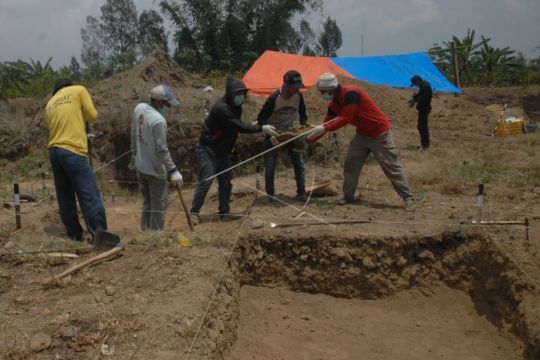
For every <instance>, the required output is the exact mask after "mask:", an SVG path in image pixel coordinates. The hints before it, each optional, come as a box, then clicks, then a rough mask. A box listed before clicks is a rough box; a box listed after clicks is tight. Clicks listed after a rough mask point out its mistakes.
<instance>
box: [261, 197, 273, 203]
mask: <svg viewBox="0 0 540 360" xmlns="http://www.w3.org/2000/svg"><path fill="white" fill-rule="evenodd" d="M270 196H274V195H266V196H265V197H263V198H260V199H259V201H260V203H261V204H271V203H272V202H273V201H274V199H273V198H271V197H270Z"/></svg>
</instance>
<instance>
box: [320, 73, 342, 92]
mask: <svg viewBox="0 0 540 360" xmlns="http://www.w3.org/2000/svg"><path fill="white" fill-rule="evenodd" d="M338 85H339V82H338V79H337V77H336V75H334V74H332V73H324V74H322V75H321V77H320V78H319V81H318V82H317V88H318V89H319V90H322V91H325V90H335V89H336V88H337V87H338Z"/></svg>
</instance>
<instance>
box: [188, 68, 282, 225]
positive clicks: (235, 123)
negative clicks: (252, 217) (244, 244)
mask: <svg viewBox="0 0 540 360" xmlns="http://www.w3.org/2000/svg"><path fill="white" fill-rule="evenodd" d="M247 91H248V89H246V87H245V86H244V83H243V82H242V81H241V80H238V79H236V78H234V77H229V79H228V80H227V87H226V89H225V96H224V97H222V98H221V99H219V100H218V101H217V102H216V103H215V104H214V106H213V107H212V109H211V110H210V114H209V115H208V117H207V118H206V120H205V121H204V126H203V130H202V133H201V136H200V138H199V143H198V144H197V148H196V150H195V154H196V156H197V164H198V168H199V173H198V176H199V183H198V185H197V188H196V190H195V195H194V197H193V203H192V205H191V211H190V212H191V215H192V220H193V221H194V223H198V220H199V219H198V214H199V212H200V210H201V207H202V206H203V204H204V200H205V198H206V194H207V193H208V190H209V189H210V186H211V185H212V180H207V179H208V178H209V177H212V176H213V175H215V174H217V173H220V172H222V171H224V170H226V169H229V168H230V167H231V151H232V148H233V147H234V144H235V143H236V138H237V137H238V133H260V132H264V133H265V134H266V135H268V136H276V135H278V134H277V132H276V131H275V128H274V127H273V126H271V125H263V126H261V125H260V124H255V125H252V124H248V123H244V122H242V120H241V118H242V104H243V102H244V99H245V97H246V94H247ZM217 178H218V198H219V214H220V218H222V219H227V218H229V217H228V216H227V215H228V214H229V201H230V197H231V178H232V176H231V172H230V171H227V172H225V173H223V174H221V175H219V176H218V177H217Z"/></svg>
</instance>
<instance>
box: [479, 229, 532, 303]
mask: <svg viewBox="0 0 540 360" xmlns="http://www.w3.org/2000/svg"><path fill="white" fill-rule="evenodd" d="M482 230H484V231H485V233H486V234H487V235H488V236H489V237H493V239H494V240H493V244H495V246H496V247H497V249H499V251H500V252H501V253H502V254H504V255H506V256H507V257H508V259H509V260H510V261H511V262H512V263H513V264H514V265H515V266H516V267H517V268H518V270H519V271H521V272H522V273H523V275H525V277H527V279H529V281H530V282H531V283H532V284H533V286H534V287H535V288H536V291H538V292H540V284H539V283H538V282H536V280H534V279H533V278H532V277H531V276H530V275H529V273H528V272H527V271H526V270H525V269H523V268H522V267H521V266H520V265H519V263H518V262H517V261H516V260H514V258H513V257H512V255H510V253H509V252H507V251H505V250H504V249H503V248H502V247H501V246H500V245H499V244H498V243H497V237H496V236H495V235H494V234H491V233H489V231H488V230H487V229H486V228H485V226H482Z"/></svg>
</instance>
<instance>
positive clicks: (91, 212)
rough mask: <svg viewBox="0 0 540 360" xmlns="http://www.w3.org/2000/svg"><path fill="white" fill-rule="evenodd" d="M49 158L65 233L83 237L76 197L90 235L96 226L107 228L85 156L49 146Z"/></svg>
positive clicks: (95, 185) (72, 236)
mask: <svg viewBox="0 0 540 360" xmlns="http://www.w3.org/2000/svg"><path fill="white" fill-rule="evenodd" d="M49 160H50V162H51V167H52V171H53V175H54V186H55V189H56V198H57V200H58V207H59V209H60V218H61V219H62V222H63V223H64V226H65V227H66V232H67V235H68V236H69V237H70V238H72V239H75V240H79V241H80V240H82V236H83V229H82V227H81V225H80V223H79V216H78V213H77V202H76V199H78V200H79V205H80V207H81V212H82V215H83V219H84V222H85V224H86V228H87V229H88V232H89V233H90V235H91V236H92V237H93V236H94V233H95V231H96V230H107V219H106V217H105V207H104V206H103V201H101V196H100V195H99V189H98V186H97V182H96V178H95V176H94V172H93V171H92V168H91V167H90V162H89V161H88V158H87V157H85V156H82V155H78V154H75V153H72V152H71V151H68V150H65V149H62V148H58V147H52V148H49Z"/></svg>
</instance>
